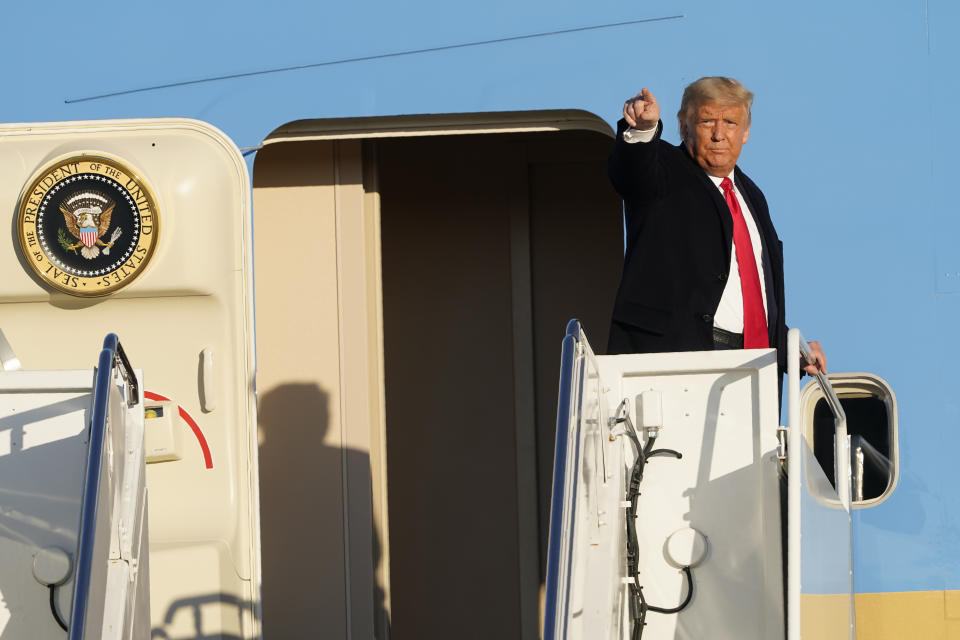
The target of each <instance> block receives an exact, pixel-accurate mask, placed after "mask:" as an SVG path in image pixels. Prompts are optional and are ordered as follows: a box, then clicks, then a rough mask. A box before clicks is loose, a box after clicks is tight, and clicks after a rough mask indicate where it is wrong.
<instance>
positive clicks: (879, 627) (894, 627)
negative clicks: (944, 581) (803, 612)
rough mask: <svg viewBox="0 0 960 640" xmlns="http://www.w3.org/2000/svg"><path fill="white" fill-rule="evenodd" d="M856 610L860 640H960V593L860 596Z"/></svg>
mask: <svg viewBox="0 0 960 640" xmlns="http://www.w3.org/2000/svg"><path fill="white" fill-rule="evenodd" d="M826 597H829V596H826ZM856 607H857V640H894V639H896V640H960V591H956V590H954V591H901V592H894V593H858V594H857V595H856Z"/></svg>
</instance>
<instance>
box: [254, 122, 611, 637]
mask: <svg viewBox="0 0 960 640" xmlns="http://www.w3.org/2000/svg"><path fill="white" fill-rule="evenodd" d="M611 138H612V131H611V130H610V129H609V127H608V125H607V124H606V123H604V122H603V121H602V120H600V119H599V118H597V117H596V116H593V115H591V114H588V113H585V112H579V111H576V112H575V111H551V112H525V113H497V114H460V115H446V116H422V117H420V116H417V117H409V116H404V117H396V118H370V119H348V120H327V121H323V120H318V121H303V122H296V123H291V124H290V125H286V126H284V127H281V128H280V129H278V130H277V131H275V132H274V133H273V134H272V135H271V136H270V137H269V138H268V139H267V140H266V141H265V143H264V146H263V148H262V149H261V150H260V151H259V152H258V155H257V158H256V162H255V164H254V202H255V205H254V228H255V231H254V243H255V246H256V252H257V254H256V255H257V259H256V265H255V270H256V271H255V281H256V302H257V350H258V376H257V386H258V390H259V397H260V429H261V449H260V468H261V492H262V493H261V509H262V540H263V556H264V562H263V565H264V586H263V601H264V619H265V622H264V625H265V629H266V630H267V633H269V634H276V635H279V636H282V637H291V638H294V637H306V635H310V634H313V633H315V632H316V630H317V629H318V628H322V629H323V630H324V636H325V637H331V638H337V637H343V638H346V637H350V636H352V637H377V638H386V637H394V638H398V639H406V638H446V637H449V636H450V635H451V633H453V634H454V635H457V636H458V637H476V638H490V637H498V638H524V639H528V638H536V637H537V636H538V626H539V624H538V620H539V617H540V613H539V602H538V594H539V591H540V588H541V585H542V583H543V580H544V570H545V569H544V567H545V560H544V559H545V554H546V546H547V526H548V519H549V509H550V503H549V501H550V489H551V473H552V464H553V444H554V435H555V424H556V423H555V406H556V393H557V391H556V390H557V385H558V376H559V367H558V358H557V354H558V352H559V351H558V345H559V344H560V341H561V340H562V338H563V331H564V326H565V323H566V321H567V319H569V318H570V317H573V316H576V317H579V318H581V319H583V320H584V322H585V323H588V324H589V326H591V327H596V328H597V330H595V331H594V334H595V339H596V341H597V343H598V344H601V345H602V344H604V343H605V342H606V335H605V330H606V327H607V325H608V323H609V313H610V309H611V305H612V300H613V296H614V293H615V290H616V286H617V283H618V280H619V274H620V269H621V265H622V255H623V235H622V218H621V205H620V200H619V198H618V197H617V196H616V194H615V193H614V192H613V190H612V189H611V188H610V187H609V184H608V181H607V177H606V156H607V153H608V152H609V148H610V144H611ZM600 332H604V333H603V335H600ZM294 568H296V569H295V570H293V569H294ZM345 586H346V588H344V587H345ZM318 625H319V627H318Z"/></svg>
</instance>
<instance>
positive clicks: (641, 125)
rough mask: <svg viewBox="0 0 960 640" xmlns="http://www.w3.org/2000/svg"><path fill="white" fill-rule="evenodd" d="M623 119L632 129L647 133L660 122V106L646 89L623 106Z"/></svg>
mask: <svg viewBox="0 0 960 640" xmlns="http://www.w3.org/2000/svg"><path fill="white" fill-rule="evenodd" d="M623 117H624V119H625V120H626V121H627V124H629V125H630V127H631V128H633V129H639V130H640V131H649V130H650V129H653V128H655V127H656V126H657V123H658V122H659V121H660V105H658V104H657V99H656V98H654V97H653V94H652V93H650V90H649V89H647V88H646V87H644V88H643V90H642V91H641V92H640V93H638V94H637V95H635V96H634V97H632V98H630V99H629V100H627V101H626V102H625V103H624V105H623Z"/></svg>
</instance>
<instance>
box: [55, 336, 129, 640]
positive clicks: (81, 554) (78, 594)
mask: <svg viewBox="0 0 960 640" xmlns="http://www.w3.org/2000/svg"><path fill="white" fill-rule="evenodd" d="M114 372H118V373H119V374H120V376H121V377H122V378H123V379H124V381H125V382H126V385H125V386H126V389H127V394H126V396H127V397H126V403H127V406H131V407H132V406H134V405H136V404H137V403H139V402H140V387H139V384H138V382H137V376H136V374H135V373H134V371H133V367H131V366H130V360H129V359H128V358H127V354H126V353H125V352H124V350H123V347H122V346H121V345H120V340H119V338H117V335H116V334H114V333H111V334H108V335H107V337H106V338H104V340H103V349H102V350H101V351H100V356H99V358H98V360H97V368H96V369H95V372H94V383H93V401H92V410H91V415H90V433H89V440H88V444H87V469H86V476H85V478H84V482H83V498H82V500H81V507H80V525H79V527H78V539H77V559H76V573H75V574H74V582H73V597H72V598H71V602H72V606H71V609H70V622H69V625H68V627H67V629H68V631H67V635H68V639H69V640H82V638H83V631H84V625H85V623H86V616H87V601H88V599H89V597H90V579H91V573H92V569H93V550H94V542H95V538H96V528H97V512H98V510H99V507H100V504H99V502H100V475H101V470H102V466H103V447H104V443H105V442H106V428H107V412H108V408H109V399H110V385H111V384H112V383H113V377H114Z"/></svg>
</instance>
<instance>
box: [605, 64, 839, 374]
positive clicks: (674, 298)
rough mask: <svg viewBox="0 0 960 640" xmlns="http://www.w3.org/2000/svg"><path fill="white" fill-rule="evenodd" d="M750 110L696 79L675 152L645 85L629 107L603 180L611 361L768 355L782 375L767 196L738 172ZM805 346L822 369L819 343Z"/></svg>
mask: <svg viewBox="0 0 960 640" xmlns="http://www.w3.org/2000/svg"><path fill="white" fill-rule="evenodd" d="M752 102H753V94H752V93H750V91H748V90H747V89H746V88H745V87H744V86H743V85H742V84H740V83H739V82H737V81H736V80H733V79H731V78H723V77H708V78H701V79H699V80H697V81H696V82H694V83H692V84H691V85H690V86H688V87H687V88H686V90H685V91H684V94H683V99H682V101H681V106H680V111H679V112H678V113H677V118H678V120H679V125H680V137H681V138H682V143H681V144H680V145H679V146H674V145H672V144H669V143H667V142H665V141H663V140H662V139H661V138H660V136H661V133H662V132H663V123H662V122H661V121H660V108H659V106H658V105H657V101H656V98H654V96H653V94H652V93H651V92H650V91H649V90H648V89H646V88H644V89H643V91H642V92H641V93H640V94H638V95H637V96H635V97H633V98H631V99H630V100H627V102H626V103H625V104H624V108H623V119H622V120H620V122H619V123H618V127H617V139H616V143H615V144H614V148H613V152H612V153H611V154H610V161H609V172H610V180H611V181H612V182H613V185H614V188H616V190H617V192H618V193H619V194H620V196H621V197H622V198H623V200H624V204H625V212H626V223H627V250H626V254H625V256H624V265H623V276H622V279H621V281H620V288H619V290H618V292H617V298H616V302H615V305H614V311H613V322H612V324H611V328H610V340H609V343H608V347H607V353H611V354H613V353H653V352H664V351H703V350H710V349H731V348H733V349H738V348H767V347H775V348H776V349H777V352H778V360H779V364H780V369H781V371H784V370H785V369H786V336H787V328H786V323H785V318H786V313H785V308H784V293H783V248H782V247H783V245H782V243H781V242H780V240H779V238H778V237H777V233H776V230H775V229H774V227H773V222H772V221H771V219H770V213H769V210H768V209H767V202H766V199H765V198H764V197H763V193H762V192H761V191H760V189H759V188H758V187H757V185H755V184H754V183H753V181H751V180H750V178H748V177H747V176H746V175H745V174H744V173H743V172H742V171H741V170H740V168H739V167H738V166H737V159H738V158H739V157H740V151H741V149H742V147H743V145H744V143H746V142H747V139H748V138H749V136H750V107H751V105H752ZM810 347H811V349H812V350H813V351H814V353H815V355H816V356H817V358H818V362H819V366H820V368H821V370H823V371H826V358H825V357H824V355H823V351H822V350H821V348H820V345H819V344H818V343H816V342H811V343H810ZM805 369H806V371H807V372H808V373H810V374H814V373H816V371H817V367H814V366H808V367H806V368H805Z"/></svg>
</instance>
